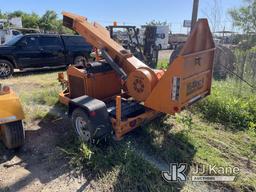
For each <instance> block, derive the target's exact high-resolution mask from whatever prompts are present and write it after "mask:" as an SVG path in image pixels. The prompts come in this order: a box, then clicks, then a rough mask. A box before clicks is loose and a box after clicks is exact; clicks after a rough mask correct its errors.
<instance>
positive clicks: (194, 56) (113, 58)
mask: <svg viewBox="0 0 256 192" xmlns="http://www.w3.org/2000/svg"><path fill="white" fill-rule="evenodd" d="M63 24H64V26H66V27H68V28H70V29H73V30H75V31H76V32H78V33H79V34H80V35H81V36H83V37H84V38H85V39H86V41H87V42H88V43H90V44H91V45H92V46H94V47H95V48H97V49H98V50H100V52H101V55H102V58H103V60H99V61H95V62H92V63H89V64H87V65H86V66H85V67H84V68H82V69H79V68H76V67H74V66H70V67H69V68H68V69H67V80H65V79H64V74H59V80H60V81H61V82H62V83H63V84H65V85H66V89H65V90H64V91H63V92H61V93H60V101H61V102H62V103H64V104H66V105H68V108H69V115H70V116H71V117H72V122H73V125H74V127H75V129H76V131H77V133H78V135H79V136H80V137H81V139H82V140H84V141H93V140H95V139H96V138H99V137H102V136H104V135H106V134H107V133H110V132H112V131H113V132H114V134H115V136H116V139H120V138H121V137H122V136H123V135H124V134H126V133H127V132H129V131H131V130H133V129H135V128H136V127H139V126H141V125H143V124H145V123H147V122H150V121H152V120H153V119H155V118H156V117H158V116H160V115H161V114H163V113H164V114H171V115H173V114H175V113H177V112H180V111H181V110H183V109H184V108H185V107H186V106H189V105H191V104H193V103H195V102H197V101H198V100H200V99H201V98H204V97H206V96H207V95H209V94H210V91H211V82H212V68H213V56H214V49H215V46H214V42H213V39H212V34H211V32H210V29H209V26H208V22H207V20H206V19H199V20H198V21H197V23H196V24H195V26H194V27H193V30H192V32H191V34H190V36H189V38H188V40H187V42H186V44H185V45H184V47H183V49H182V50H181V52H180V54H179V56H178V57H177V58H176V59H175V60H174V61H173V62H172V63H170V65H169V67H168V69H167V70H159V69H152V68H150V67H148V66H147V65H145V64H144V63H143V62H142V61H140V60H138V59H137V58H136V57H134V56H133V55H132V54H131V53H130V52H129V51H127V50H125V49H124V48H123V47H122V46H120V45H119V44H118V43H116V42H115V41H114V40H113V39H111V38H110V35H109V32H108V31H107V30H106V29H105V28H104V27H102V26H101V25H99V24H98V23H89V22H88V21H87V19H86V18H85V17H82V16H78V15H75V14H72V13H67V12H64V13H63Z"/></svg>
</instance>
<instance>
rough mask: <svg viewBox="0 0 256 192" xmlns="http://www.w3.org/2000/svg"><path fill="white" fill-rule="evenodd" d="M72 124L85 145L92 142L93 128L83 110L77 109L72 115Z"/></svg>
mask: <svg viewBox="0 0 256 192" xmlns="http://www.w3.org/2000/svg"><path fill="white" fill-rule="evenodd" d="M72 124H73V127H74V128H75V131H76V133H77V135H78V136H79V138H80V139H81V140H82V141H84V142H87V143H91V142H92V141H93V136H94V128H93V126H92V124H91V123H90V118H89V117H88V115H87V113H86V111H85V110H83V109H81V108H77V109H75V110H74V111H73V113H72Z"/></svg>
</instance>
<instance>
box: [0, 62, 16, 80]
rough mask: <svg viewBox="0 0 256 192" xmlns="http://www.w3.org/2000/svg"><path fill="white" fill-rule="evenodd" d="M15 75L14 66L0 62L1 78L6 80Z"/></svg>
mask: <svg viewBox="0 0 256 192" xmlns="http://www.w3.org/2000/svg"><path fill="white" fill-rule="evenodd" d="M12 74H13V65H12V63H11V62H9V61H7V60H0V78H6V77H9V76H11V75H12Z"/></svg>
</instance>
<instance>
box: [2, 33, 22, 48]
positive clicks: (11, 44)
mask: <svg viewBox="0 0 256 192" xmlns="http://www.w3.org/2000/svg"><path fill="white" fill-rule="evenodd" d="M21 37H22V35H17V36H15V37H13V38H12V39H10V40H9V41H7V42H5V43H4V45H8V46H13V45H14V44H15V43H17V42H18V41H19V40H20V39H21Z"/></svg>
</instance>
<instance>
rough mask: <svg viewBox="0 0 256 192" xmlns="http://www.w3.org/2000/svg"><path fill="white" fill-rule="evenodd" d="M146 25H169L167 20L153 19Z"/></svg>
mask: <svg viewBox="0 0 256 192" xmlns="http://www.w3.org/2000/svg"><path fill="white" fill-rule="evenodd" d="M146 25H153V26H154V25H167V21H156V20H152V21H150V22H147V23H146Z"/></svg>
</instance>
